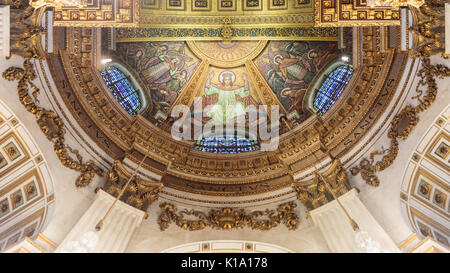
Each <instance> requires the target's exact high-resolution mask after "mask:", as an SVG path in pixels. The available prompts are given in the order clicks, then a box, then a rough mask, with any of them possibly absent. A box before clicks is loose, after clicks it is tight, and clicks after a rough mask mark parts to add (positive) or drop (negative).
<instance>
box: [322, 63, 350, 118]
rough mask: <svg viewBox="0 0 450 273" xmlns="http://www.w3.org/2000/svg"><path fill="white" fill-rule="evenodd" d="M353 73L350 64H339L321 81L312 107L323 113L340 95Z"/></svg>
mask: <svg viewBox="0 0 450 273" xmlns="http://www.w3.org/2000/svg"><path fill="white" fill-rule="evenodd" d="M352 74H353V67H352V66H351V65H341V66H339V67H337V68H336V69H335V70H333V71H332V72H331V73H330V75H328V77H327V78H326V79H325V80H324V81H323V83H322V85H321V86H320V88H319V91H317V94H316V97H315V99H314V109H315V110H316V111H317V113H319V114H320V115H323V114H325V113H326V112H327V111H328V110H329V109H330V108H331V106H333V104H334V103H335V102H336V100H337V99H338V98H339V96H340V95H341V93H342V91H343V90H344V88H345V87H346V86H347V84H348V82H349V81H350V78H351V77H352Z"/></svg>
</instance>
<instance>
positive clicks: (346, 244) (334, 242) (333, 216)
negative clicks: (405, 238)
mask: <svg viewBox="0 0 450 273" xmlns="http://www.w3.org/2000/svg"><path fill="white" fill-rule="evenodd" d="M339 200H340V202H341V203H342V205H343V206H344V208H345V209H346V210H347V212H348V214H349V215H350V217H351V218H352V219H353V220H355V221H356V223H357V224H358V226H359V228H360V230H361V231H366V232H367V233H368V234H369V236H370V237H372V238H373V239H374V240H376V241H377V242H378V243H379V244H380V246H381V248H382V249H384V250H387V251H392V252H394V251H399V249H398V247H397V246H396V244H395V243H394V242H393V241H392V239H391V238H390V237H389V235H388V234H387V233H386V232H385V231H384V229H383V228H382V227H381V226H380V224H378V222H377V221H376V219H375V218H374V217H373V216H372V214H370V212H369V210H368V209H367V208H366V206H364V204H363V203H362V202H361V200H360V199H359V196H358V193H357V191H356V190H355V189H352V190H350V191H349V192H347V193H346V194H344V195H342V196H340V197H339ZM310 215H311V218H312V219H313V221H314V223H315V225H316V226H318V227H319V229H320V231H321V232H322V234H323V236H324V238H325V240H326V242H327V244H328V247H329V248H330V250H331V251H332V252H346V253H349V252H362V251H361V249H360V248H358V246H357V245H356V241H355V235H356V233H355V231H354V230H353V229H352V227H351V225H350V223H349V220H348V218H347V217H346V216H345V214H344V212H343V210H342V209H341V208H340V207H339V204H338V203H337V202H336V201H335V200H333V201H332V202H329V203H327V204H325V205H323V206H321V207H319V208H317V209H314V210H312V211H310Z"/></svg>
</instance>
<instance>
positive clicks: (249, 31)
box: [117, 26, 338, 43]
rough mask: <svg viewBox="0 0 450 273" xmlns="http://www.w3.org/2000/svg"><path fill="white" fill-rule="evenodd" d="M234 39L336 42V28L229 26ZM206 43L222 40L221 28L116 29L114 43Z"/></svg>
mask: <svg viewBox="0 0 450 273" xmlns="http://www.w3.org/2000/svg"><path fill="white" fill-rule="evenodd" d="M231 31H232V33H231V38H232V39H233V40H296V41H301V40H308V41H337V40H338V29H337V28H312V27H264V28H263V27H253V26H249V27H235V26H232V27H231ZM187 38H189V40H197V41H207V40H222V38H223V34H222V31H221V28H217V27H211V28H209V27H198V26H197V27H196V28H184V27H180V28H176V29H174V28H154V27H150V28H137V29H127V28H124V29H117V42H119V43H120V42H143V41H185V40H186V39H187Z"/></svg>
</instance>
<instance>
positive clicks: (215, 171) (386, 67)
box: [4, 27, 446, 203]
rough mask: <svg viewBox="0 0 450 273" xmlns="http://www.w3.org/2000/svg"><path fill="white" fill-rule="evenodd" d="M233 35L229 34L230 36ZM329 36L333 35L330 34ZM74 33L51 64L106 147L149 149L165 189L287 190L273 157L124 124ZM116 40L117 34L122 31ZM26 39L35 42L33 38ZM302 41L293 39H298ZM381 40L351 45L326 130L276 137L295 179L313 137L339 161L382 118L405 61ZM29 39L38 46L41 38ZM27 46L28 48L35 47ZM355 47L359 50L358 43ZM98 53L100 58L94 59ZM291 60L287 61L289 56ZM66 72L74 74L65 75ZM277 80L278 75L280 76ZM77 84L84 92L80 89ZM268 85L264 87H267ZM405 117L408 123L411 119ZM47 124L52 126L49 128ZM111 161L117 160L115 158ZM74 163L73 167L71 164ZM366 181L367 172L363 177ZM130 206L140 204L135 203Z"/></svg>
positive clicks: (308, 127)
mask: <svg viewBox="0 0 450 273" xmlns="http://www.w3.org/2000/svg"><path fill="white" fill-rule="evenodd" d="M235 29H236V28H233V31H235ZM319 30H320V29H319ZM331 30H333V31H336V30H335V29H333V28H331ZM73 31H74V33H75V35H74V36H73V37H75V38H74V39H73V41H72V42H73V43H72V42H71V43H70V44H73V46H72V49H73V52H74V54H68V53H66V52H63V51H62V52H60V55H59V56H53V57H54V58H60V59H61V62H63V63H64V70H65V71H66V74H67V77H68V78H69V80H68V81H67V82H66V83H65V84H68V85H71V86H72V88H73V89H74V93H76V94H77V96H78V97H82V98H84V100H85V101H86V102H85V104H83V105H82V107H84V108H86V111H89V113H90V115H91V116H92V117H93V119H94V120H95V123H94V125H93V126H94V127H96V128H100V131H103V132H105V133H106V135H107V136H108V139H110V140H111V142H114V143H115V144H117V145H118V146H120V148H121V149H123V150H126V151H129V150H130V149H132V147H133V146H135V145H140V146H142V147H145V148H150V153H149V158H151V159H152V160H153V162H154V163H152V164H155V166H156V165H157V164H159V165H163V166H167V165H169V167H168V170H167V175H166V176H165V177H164V179H163V181H164V184H165V185H166V186H170V187H174V188H177V189H180V190H183V191H188V192H195V193H200V194H207V195H224V196H230V195H236V194H238V195H248V194H257V193H262V192H268V191H273V190H275V189H280V188H284V187H288V186H289V185H291V182H290V180H289V179H288V176H287V174H286V170H285V168H284V167H283V165H282V164H280V162H279V161H278V158H277V156H276V155H271V154H270V153H260V152H255V153H252V154H249V155H246V156H242V158H241V157H240V160H239V161H237V160H235V158H232V157H227V156H224V157H217V156H214V157H213V156H208V155H205V154H204V153H201V152H198V151H193V150H192V146H191V145H190V143H186V142H177V141H175V140H173V139H171V138H170V136H169V135H168V134H166V133H165V132H163V131H162V130H159V129H158V128H157V126H161V125H160V124H159V123H157V124H150V123H149V122H147V120H146V119H144V118H143V117H142V116H138V117H137V118H135V119H134V120H132V119H131V118H129V117H124V116H121V115H120V114H118V112H117V110H116V109H115V107H113V106H112V105H111V103H109V102H110V99H108V98H107V97H105V93H104V92H105V91H104V90H102V88H100V87H99V86H98V85H97V82H96V79H95V75H96V73H97V72H96V71H95V70H93V68H92V66H93V64H92V62H93V60H92V50H93V49H94V48H95V47H93V46H92V44H91V43H92V37H96V36H95V35H96V34H95V33H94V32H92V29H77V28H75V29H74V30H73ZM120 33H121V30H119V34H120ZM138 33H139V32H138ZM335 34H337V32H336V33H335ZM27 35H28V36H32V34H27ZM119 36H120V35H119ZM37 37H38V35H37ZM172 37H174V36H172ZM185 37H186V36H185ZM217 37H219V36H217ZM96 38H98V37H96ZM141 38H142V37H141ZM301 38H302V37H300V39H299V38H297V39H299V40H301ZM150 39H152V37H150ZM311 39H312V40H310V41H313V40H314V37H312V38H311ZM381 39H382V35H381V34H380V29H379V28H371V27H366V28H363V29H362V32H361V36H358V37H356V40H357V41H358V42H360V43H361V44H362V46H361V51H362V52H363V53H362V56H363V57H362V60H361V67H360V69H359V70H357V71H356V73H357V75H358V77H359V80H358V81H357V82H356V83H355V84H354V85H353V86H352V90H353V91H352V92H351V93H348V94H349V96H348V99H347V100H346V101H343V102H342V104H341V105H339V106H338V107H337V108H336V111H334V113H332V114H330V116H329V117H327V119H326V120H325V121H324V124H322V125H320V124H319V123H318V121H316V120H315V118H314V117H310V118H308V119H307V123H305V125H302V126H298V127H297V128H293V130H292V131H290V132H288V133H287V134H286V135H284V136H282V137H281V139H280V146H279V148H280V149H279V150H280V152H281V155H282V158H283V160H286V162H289V164H288V165H289V167H290V168H291V169H292V170H293V172H294V173H297V172H299V173H300V172H301V171H302V170H304V169H305V168H307V166H311V164H313V163H314V160H312V158H311V152H308V151H311V150H312V151H314V152H316V151H318V152H317V154H318V156H319V158H320V159H323V158H324V157H325V156H327V155H326V154H324V153H321V152H320V151H319V147H318V142H319V140H318V137H317V134H318V130H320V131H321V132H322V135H323V136H324V139H325V142H326V143H327V146H328V147H330V151H331V153H332V154H334V155H342V154H345V153H346V151H348V149H350V148H351V147H352V146H353V145H355V144H356V143H358V141H359V140H360V139H361V138H362V137H363V136H364V135H365V132H366V131H367V130H368V129H369V128H371V124H373V123H374V122H376V121H377V118H376V117H377V116H379V114H380V113H382V112H383V111H384V109H385V107H386V105H387V104H388V102H389V99H390V98H391V97H392V92H394V90H395V88H396V85H397V82H398V79H397V78H398V77H397V75H398V74H399V73H401V72H402V69H403V68H402V63H404V60H405V56H404V55H402V54H401V53H398V52H396V53H395V54H394V52H393V50H387V51H385V52H381V50H380V49H381V48H380V44H381V42H380V41H381ZM34 40H36V42H38V39H34ZM260 40H261V39H260ZM287 40H289V39H287ZM24 41H29V39H25V40H24ZM166 41H167V40H166ZM31 45H32V44H31ZM31 45H30V48H32V46H31ZM356 46H360V45H359V44H358V45H356ZM26 54H29V55H27V56H30V57H29V58H31V57H32V56H34V57H39V51H38V50H36V51H35V53H34V54H30V53H29V52H28V51H27V52H26ZM95 54H99V53H98V52H94V55H95ZM53 57H52V58H53ZM290 57H291V58H292V55H290ZM24 66H28V68H27V69H30V68H29V67H32V63H31V62H30V61H28V63H26V64H24ZM430 66H431V67H434V69H435V70H436V71H437V72H436V73H434V74H433V75H437V76H438V75H444V74H445V73H444V72H445V71H446V68H444V67H442V66H432V65H430ZM250 68H251V66H249V65H247V64H245V68H239V69H240V72H234V73H235V75H236V76H237V74H239V76H242V75H243V74H244V73H246V74H247V73H248V75H249V78H252V76H251V75H252V71H250V70H251V69H250ZM253 68H255V69H256V68H257V67H256V66H255V65H253ZM27 69H22V68H10V69H8V70H7V71H6V72H5V73H4V77H5V78H10V79H11V80H21V79H22V78H27V77H29V73H28V72H27ZM199 69H204V70H202V73H199V77H198V78H197V80H198V81H197V82H196V84H195V85H192V86H191V87H192V88H191V89H189V88H190V87H189V86H190V85H189V83H187V84H186V86H185V88H184V89H182V90H181V91H180V96H181V94H186V96H183V99H184V100H187V101H189V100H190V98H192V94H195V93H196V92H197V91H198V90H199V89H200V90H201V89H202V88H204V83H205V81H206V79H207V78H206V77H207V76H208V75H210V74H211V73H210V72H211V70H210V69H209V63H208V62H207V61H205V62H201V63H200V64H199V65H198V68H197V70H199ZM215 69H216V68H215ZM71 70H72V71H73V72H70V71H71ZM199 71H200V70H199ZM219 72H221V71H218V70H217V71H215V74H214V76H213V77H212V78H211V82H210V83H211V84H219V83H220V82H219V81H220V79H218V78H217V77H218V76H219ZM254 72H255V75H259V78H260V79H261V81H260V82H263V83H264V82H266V80H265V79H263V75H261V73H259V72H258V71H257V70H254ZM276 72H278V71H276ZM279 73H280V74H281V72H279ZM13 75H14V76H13ZM194 77H195V75H193V76H192V77H191V80H192V79H194ZM236 78H239V80H240V81H241V80H242V82H236V83H235V84H236V85H239V86H242V85H243V86H245V83H244V81H243V79H242V77H236ZM385 79H386V82H385V83H384V84H377V83H378V82H379V81H382V80H385ZM426 80H427V79H425V81H426ZM188 82H189V81H188ZM77 85H79V86H80V87H81V88H79V87H77ZM267 86H268V84H266V85H265V87H264V88H266V87H267ZM264 88H256V90H255V93H254V94H255V96H254V97H253V98H258V97H259V98H260V99H261V100H263V99H264V97H263V96H261V95H260V94H262V93H263V91H264ZM250 89H251V86H250ZM19 90H20V89H19ZM261 90H263V91H261ZM33 91H34V90H33ZM185 91H189V93H185ZM250 91H251V90H250ZM266 91H267V92H266V94H271V93H270V92H272V93H273V90H271V89H270V87H268V88H266ZM269 91H270V92H269ZM347 92H350V91H347ZM37 96H38V92H37V93H34V95H33V94H31V95H28V97H27V98H26V99H25V100H27V101H33V100H34V99H35V97H37ZM179 98H181V97H179ZM267 98H269V96H267ZM275 99H276V97H274V94H272V101H275V102H276V100H275ZM423 101H424V103H425V102H426V99H425V98H424V97H423ZM173 104H174V105H176V104H177V102H176V101H175V102H174V103H173ZM25 106H26V107H27V108H29V109H30V111H31V110H32V109H33V108H32V107H31V106H30V105H29V104H28V103H27V104H25ZM75 112H76V111H74V112H73V113H72V114H74V115H76V114H77V113H75ZM404 116H405V117H406V118H407V119H409V118H410V116H411V115H404ZM39 118H40V116H39ZM402 119H403V118H402ZM50 120H51V121H50ZM40 122H41V125H42V126H46V128H44V130H45V131H46V132H47V134H50V135H52V136H55V135H57V134H58V130H56V129H54V128H57V127H58V126H62V125H61V123H60V122H61V121H60V120H58V119H57V116H53V115H52V114H48V115H46V116H43V120H41V121H40ZM409 123H410V122H409V121H408V122H406V123H405V122H404V121H401V122H400V121H399V122H398V126H397V127H396V130H397V131H398V132H404V131H405V129H404V128H405V126H406V128H407V127H408V125H405V124H409ZM45 124H49V125H48V126H47V125H45ZM97 126H98V127H97ZM55 132H56V134H55ZM96 141H97V140H96ZM155 143H158V145H154V144H155ZM102 147H103V146H102ZM105 149H106V148H105ZM66 152H67V154H66V155H65V154H64V153H61V152H60V154H61V155H63V157H66V156H68V153H69V152H70V150H69V149H66ZM116 158H120V156H117V157H116ZM72 160H73V161H74V162H76V160H74V159H72ZM71 162H72V161H65V163H64V164H68V165H70V163H71ZM77 164H79V165H80V166H83V165H87V164H86V163H83V162H81V163H80V162H76V163H75V165H77ZM75 165H74V166H75ZM368 165H371V164H368ZM77 166H78V165H77ZM158 168H159V167H158ZM236 169H238V171H236ZM80 170H81V169H80ZM94 173H95V172H94ZM370 174H371V173H370V168H369V173H368V175H370ZM88 176H91V175H88ZM92 176H93V175H92ZM300 179H301V178H300ZM87 181H89V180H87ZM374 183H376V182H374ZM135 202H136V203H138V202H137V201H135Z"/></svg>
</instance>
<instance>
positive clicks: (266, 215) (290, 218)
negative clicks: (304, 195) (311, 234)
mask: <svg viewBox="0 0 450 273" xmlns="http://www.w3.org/2000/svg"><path fill="white" fill-rule="evenodd" d="M159 207H160V208H161V211H162V213H161V215H160V216H159V218H158V224H159V227H160V229H161V230H162V231H164V230H166V229H167V228H168V227H169V225H170V224H171V223H172V222H174V223H175V224H176V225H177V226H179V227H180V228H182V229H185V230H189V231H194V230H202V229H204V228H206V227H207V226H209V227H211V228H213V229H218V230H236V229H242V228H244V227H246V226H247V227H250V228H252V229H256V230H270V229H272V228H275V227H277V226H278V225H279V224H284V225H285V226H286V227H287V228H288V229H289V230H295V229H297V227H298V225H299V217H298V216H297V214H296V213H295V212H294V208H295V207H297V205H296V204H295V203H294V202H287V203H284V204H281V205H279V206H278V208H277V209H276V210H274V209H272V210H270V209H266V210H264V211H253V212H250V213H246V212H245V210H244V209H240V208H221V209H211V210H210V211H209V212H208V213H204V212H202V211H196V210H187V209H185V210H182V211H180V212H177V210H178V209H177V207H176V206H175V205H173V204H169V203H162V204H161V205H160V206H159ZM186 216H187V217H191V218H192V217H194V218H195V220H188V219H186ZM261 218H262V219H261Z"/></svg>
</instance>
